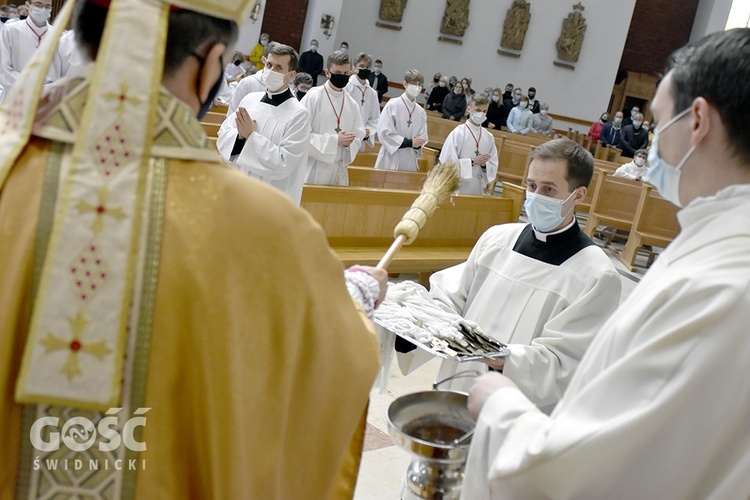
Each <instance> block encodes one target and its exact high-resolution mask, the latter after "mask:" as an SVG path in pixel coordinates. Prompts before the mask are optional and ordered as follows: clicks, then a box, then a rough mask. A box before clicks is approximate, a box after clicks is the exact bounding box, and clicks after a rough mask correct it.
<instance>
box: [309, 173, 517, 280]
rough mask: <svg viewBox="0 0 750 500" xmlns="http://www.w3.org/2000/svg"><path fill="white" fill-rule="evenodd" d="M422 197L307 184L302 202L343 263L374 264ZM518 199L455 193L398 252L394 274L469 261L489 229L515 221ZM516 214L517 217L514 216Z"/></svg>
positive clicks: (424, 273)
mask: <svg viewBox="0 0 750 500" xmlns="http://www.w3.org/2000/svg"><path fill="white" fill-rule="evenodd" d="M509 191H510V188H509ZM418 195H419V192H417V191H399V190H391V189H375V188H365V187H341V186H321V185H310V184H308V185H305V187H304V188H303V190H302V203H301V206H302V208H304V209H305V210H307V211H308V212H309V213H310V214H311V215H312V216H313V218H315V220H316V221H318V223H319V224H320V225H321V226H322V227H323V229H324V231H325V233H326V236H327V237H328V243H329V244H330V245H331V247H332V248H333V250H334V251H336V253H337V254H338V255H339V257H340V258H341V260H342V261H343V263H344V265H346V266H349V265H352V264H357V263H359V264H369V265H374V264H376V263H377V262H378V261H379V260H380V258H381V257H382V256H383V255H384V254H385V252H386V250H387V249H388V247H389V246H390V245H391V243H392V242H393V229H394V228H395V227H396V224H398V222H399V221H400V220H401V218H402V217H403V215H404V214H405V213H406V211H407V210H408V209H409V208H410V207H411V204H412V203H413V202H414V200H415V199H416V198H417V196H418ZM516 204H517V202H516V201H514V200H513V199H511V198H506V197H496V196H467V195H456V196H453V197H452V199H451V200H450V201H449V202H447V203H445V204H443V205H441V206H440V207H438V209H437V210H436V212H435V214H434V215H433V216H432V217H431V218H430V220H429V221H428V222H427V225H426V226H425V227H424V228H423V229H422V231H420V234H419V238H417V239H416V241H415V242H414V243H413V244H412V245H410V246H407V247H404V249H403V250H402V251H401V252H400V253H399V254H398V255H397V256H396V258H395V259H394V262H393V264H392V265H391V267H390V268H389V270H390V271H392V272H404V273H420V275H421V277H420V281H421V282H423V283H424V282H426V280H427V278H428V277H429V274H431V273H432V272H435V271H438V270H440V269H445V268H446V267H450V266H452V265H455V264H459V263H461V262H463V261H465V260H466V258H467V257H468V255H469V252H471V249H472V248H473V246H474V244H475V243H476V241H477V239H479V237H480V236H481V235H482V233H484V231H486V230H487V229H488V228H490V227H492V226H494V225H497V224H504V223H507V222H514V221H516V220H517V216H516V215H515V214H517V212H518V210H520V207H517V206H516ZM514 217H516V218H514Z"/></svg>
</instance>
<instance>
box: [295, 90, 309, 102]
mask: <svg viewBox="0 0 750 500" xmlns="http://www.w3.org/2000/svg"><path fill="white" fill-rule="evenodd" d="M305 94H307V92H302V91H301V90H298V91H297V100H298V101H301V100H302V98H303V97H305Z"/></svg>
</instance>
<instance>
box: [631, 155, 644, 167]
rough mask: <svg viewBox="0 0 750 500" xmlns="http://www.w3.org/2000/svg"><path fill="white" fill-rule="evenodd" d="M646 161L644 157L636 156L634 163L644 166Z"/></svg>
mask: <svg viewBox="0 0 750 500" xmlns="http://www.w3.org/2000/svg"><path fill="white" fill-rule="evenodd" d="M645 162H646V161H645V160H644V159H643V158H640V157H636V159H635V160H633V163H635V164H636V166H638V167H642V166H643V164H644V163H645Z"/></svg>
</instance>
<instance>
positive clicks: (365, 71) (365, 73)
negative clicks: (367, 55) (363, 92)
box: [357, 68, 372, 80]
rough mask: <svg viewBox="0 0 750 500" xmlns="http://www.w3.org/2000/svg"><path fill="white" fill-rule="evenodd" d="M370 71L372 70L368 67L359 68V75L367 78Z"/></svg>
mask: <svg viewBox="0 0 750 500" xmlns="http://www.w3.org/2000/svg"><path fill="white" fill-rule="evenodd" d="M370 73H372V72H371V71H370V70H369V69H367V68H365V69H359V70H357V76H358V77H360V78H361V79H362V80H367V77H368V76H370Z"/></svg>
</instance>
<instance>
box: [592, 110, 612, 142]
mask: <svg viewBox="0 0 750 500" xmlns="http://www.w3.org/2000/svg"><path fill="white" fill-rule="evenodd" d="M607 122H609V113H607V112H604V113H602V116H600V117H599V119H598V120H597V121H595V122H594V123H592V124H591V128H590V129H589V134H588V135H589V137H591V138H592V139H593V140H595V141H598V140H599V136H600V135H601V134H602V129H603V128H604V126H605V125H606V124H607Z"/></svg>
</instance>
